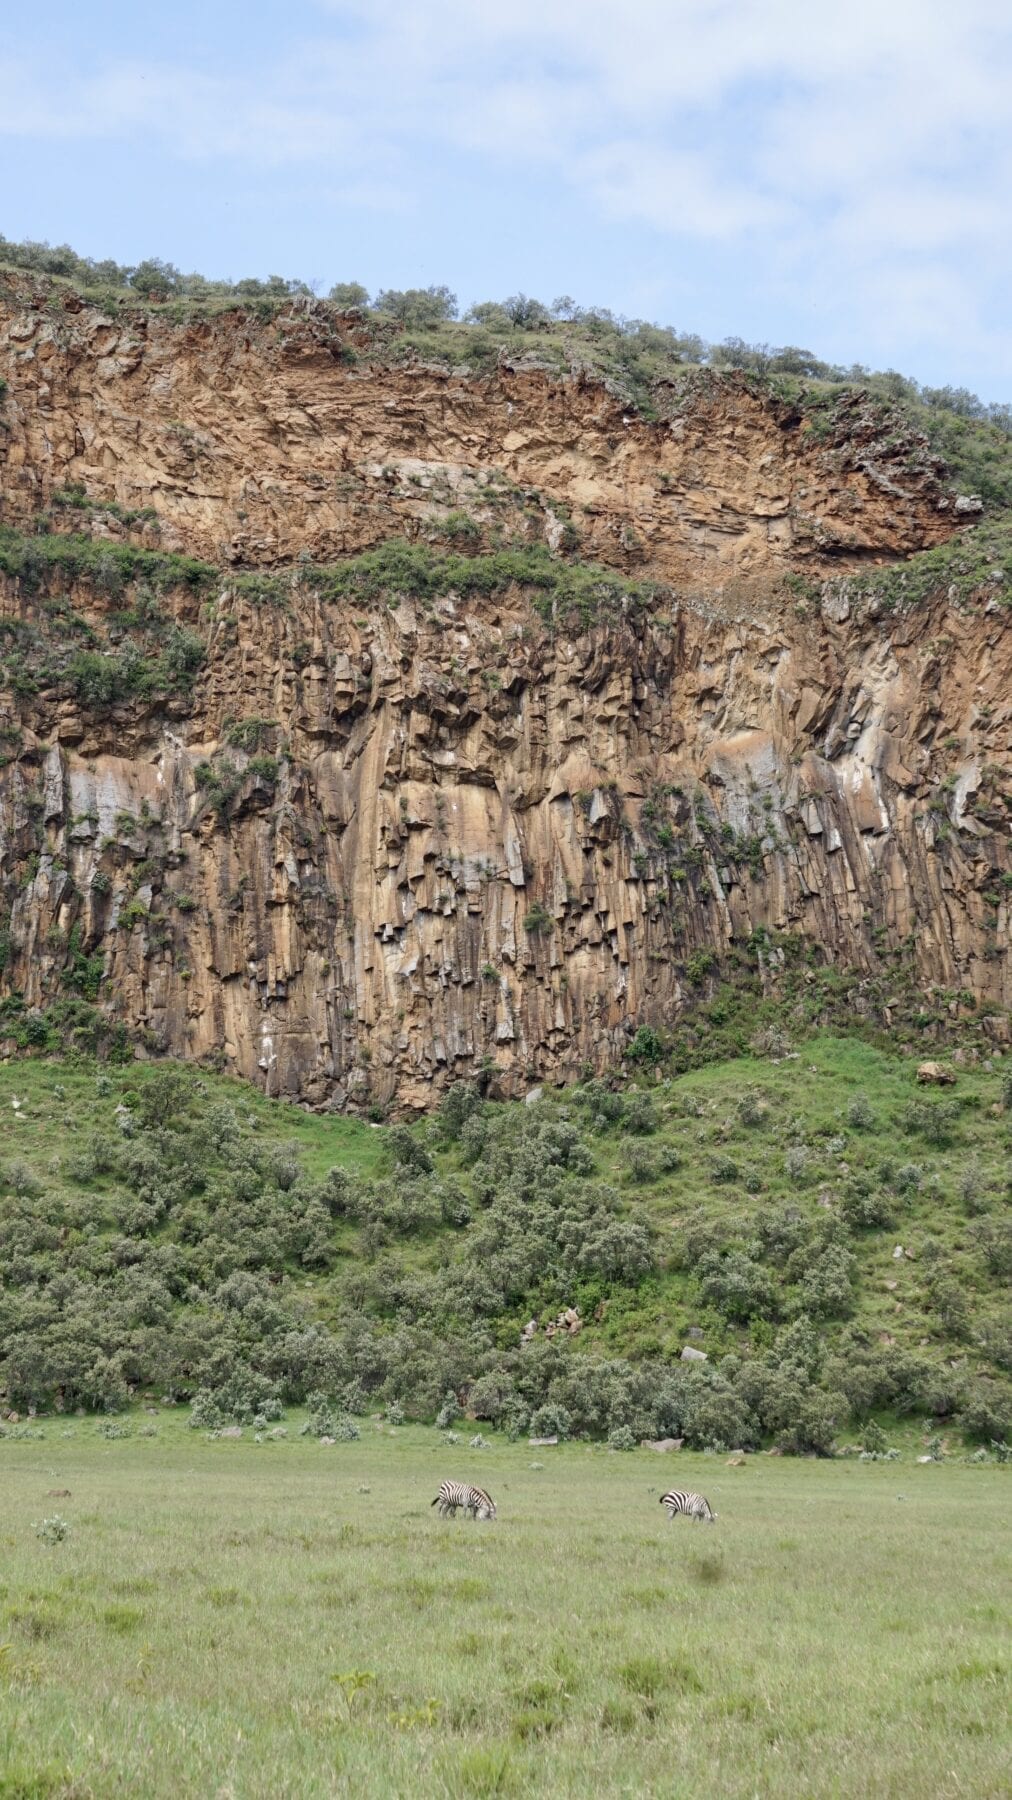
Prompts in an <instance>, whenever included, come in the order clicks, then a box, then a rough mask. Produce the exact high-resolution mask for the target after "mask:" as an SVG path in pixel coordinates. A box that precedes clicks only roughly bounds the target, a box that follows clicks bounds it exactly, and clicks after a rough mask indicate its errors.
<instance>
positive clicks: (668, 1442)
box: [640, 1438, 685, 1454]
mask: <svg viewBox="0 0 1012 1800" xmlns="http://www.w3.org/2000/svg"><path fill="white" fill-rule="evenodd" d="M684 1442H685V1439H684V1438H643V1439H642V1441H641V1443H640V1449H641V1450H657V1451H660V1452H661V1453H662V1454H663V1453H664V1452H665V1451H667V1450H680V1449H681V1447H682V1445H683V1444H684Z"/></svg>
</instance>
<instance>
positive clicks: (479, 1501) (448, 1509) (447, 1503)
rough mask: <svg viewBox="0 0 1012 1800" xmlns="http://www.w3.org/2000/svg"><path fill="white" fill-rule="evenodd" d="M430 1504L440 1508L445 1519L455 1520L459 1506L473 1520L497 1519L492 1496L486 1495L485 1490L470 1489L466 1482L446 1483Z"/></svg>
mask: <svg viewBox="0 0 1012 1800" xmlns="http://www.w3.org/2000/svg"><path fill="white" fill-rule="evenodd" d="M429 1504H430V1506H438V1507H439V1511H440V1515H441V1517H442V1518H444V1519H445V1518H446V1517H447V1515H449V1517H450V1518H451V1519H455V1518H456V1516H457V1508H458V1506H462V1507H463V1508H464V1514H465V1516H467V1515H468V1514H470V1516H471V1518H472V1519H494V1518H495V1501H494V1500H493V1499H492V1496H491V1494H486V1493H485V1491H484V1489H483V1488H476V1487H470V1486H469V1485H468V1483H467V1482H466V1481H444V1482H443V1485H442V1487H441V1488H440V1490H439V1492H438V1494H437V1495H436V1498H435V1499H434V1500H431V1501H430V1502H429Z"/></svg>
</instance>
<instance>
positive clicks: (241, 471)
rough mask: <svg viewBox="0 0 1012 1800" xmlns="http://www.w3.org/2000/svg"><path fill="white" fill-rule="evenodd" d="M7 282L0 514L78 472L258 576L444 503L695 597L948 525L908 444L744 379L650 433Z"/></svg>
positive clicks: (439, 378) (298, 318)
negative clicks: (817, 415)
mask: <svg viewBox="0 0 1012 1800" xmlns="http://www.w3.org/2000/svg"><path fill="white" fill-rule="evenodd" d="M7 285H8V289H9V290H10V291H11V295H12V298H11V301H10V303H9V305H8V307H7V309H6V310H5V309H4V308H3V305H2V300H3V291H4V290H3V279H2V278H0V368H3V370H4V373H5V374H6V375H7V378H8V380H9V383H10V395H9V399H8V404H7V411H6V420H7V431H6V434H5V442H4V447H3V465H2V466H3V490H4V491H3V518H4V519H5V520H6V521H8V522H20V523H24V522H25V521H27V520H29V519H30V518H32V517H33V516H34V515H37V514H38V513H40V512H43V511H44V510H45V509H46V507H47V506H48V505H49V502H50V499H51V496H52V493H53V491H54V489H57V490H58V489H61V488H66V487H67V486H68V484H72V483H80V484H82V485H83V486H84V487H85V488H86V489H87V491H88V493H89V494H91V495H94V496H96V497H101V498H103V499H106V500H111V501H114V502H116V503H117V504H118V505H119V506H120V507H125V508H129V509H139V508H145V507H149V506H153V507H154V508H155V509H156V510H157V513H158V517H159V521H160V525H161V533H160V541H161V543H162V545H163V547H165V548H169V549H176V548H178V549H184V550H186V551H188V552H190V553H192V554H195V555H198V556H203V557H205V558H207V559H209V560H210V561H212V562H216V563H224V564H241V565H243V566H259V567H264V566H273V565H276V564H281V563H286V562H294V561H295V560H296V559H297V558H298V557H300V556H302V557H310V558H311V559H313V560H314V561H317V562H320V561H327V560H330V559H332V558H333V557H335V556H339V555H344V554H347V553H349V552H353V551H357V550H361V549H363V548H364V547H366V546H368V545H370V544H375V543H378V542H380V541H382V540H384V539H386V538H389V537H392V536H397V535H401V536H408V537H413V536H416V535H418V534H419V533H422V534H424V533H426V532H429V531H432V530H437V531H438V530H439V529H440V528H441V526H442V525H443V524H445V521H446V520H447V518H450V519H451V521H452V520H454V519H456V518H459V515H460V514H461V512H464V513H466V515H467V517H468V519H469V520H471V521H473V522H474V523H475V524H476V525H477V526H478V528H479V529H480V530H482V531H484V532H485V533H486V534H489V535H491V534H499V535H501V534H503V533H506V534H507V535H509V534H515V533H516V532H517V531H518V530H519V531H521V532H523V533H527V532H529V531H530V530H531V529H532V528H533V529H536V530H537V531H538V532H539V533H540V534H543V535H544V536H545V538H546V539H547V541H548V542H549V543H551V544H552V546H553V548H555V547H557V546H558V545H559V544H560V543H561V542H562V540H563V539H564V538H567V537H568V540H569V541H570V542H573V541H575V542H578V544H579V548H580V554H581V555H582V556H583V557H585V558H587V559H589V560H594V561H599V562H603V563H605V564H608V565H611V566H615V567H619V568H623V569H626V570H637V571H638V570H642V571H644V572H648V573H650V574H652V575H655V576H659V577H661V578H663V579H666V580H670V581H672V582H675V583H677V584H679V585H685V586H689V587H691V588H693V589H694V590H698V591H702V590H705V589H712V588H713V587H714V586H717V585H722V584H724V583H726V582H728V581H730V580H733V579H734V578H736V577H749V578H755V577H757V576H760V575H762V574H763V573H765V572H768V571H780V570H782V569H783V568H785V567H797V566H799V565H804V566H805V567H811V568H813V569H828V568H830V567H834V566H837V565H838V563H839V562H840V560H841V559H842V560H843V561H844V562H847V561H854V560H856V559H865V558H869V557H876V556H878V557H887V558H891V557H894V556H896V555H898V554H903V553H906V552H909V551H912V550H917V549H921V548H923V547H924V546H925V545H926V544H930V543H935V542H938V541H940V540H941V539H942V538H944V537H945V536H947V535H948V533H949V531H950V530H951V529H952V523H953V521H954V516H955V515H954V505H955V497H954V496H952V495H950V494H948V493H947V492H946V490H945V487H944V485H943V483H942V481H941V479H940V474H939V465H938V464H937V463H936V462H935V461H934V459H933V458H932V457H930V456H929V455H928V453H927V450H926V447H925V445H924V443H923V441H921V440H918V439H917V438H916V436H914V435H912V434H911V433H910V432H909V430H906V429H897V430H895V431H892V432H891V433H890V434H889V436H888V437H887V438H884V437H883V433H882V425H881V420H880V419H879V418H878V417H877V416H876V414H875V412H874V409H873V408H871V407H870V406H869V405H868V404H867V402H866V401H865V399H864V397H863V396H861V395H860V394H855V395H853V396H852V397H851V398H850V399H849V400H848V401H847V402H846V403H845V404H843V405H842V407H841V408H839V409H838V411H837V413H835V414H833V415H832V417H831V418H829V417H827V418H824V419H821V420H819V421H813V420H812V419H811V418H806V417H804V416H802V415H801V414H800V413H799V412H798V410H797V409H796V408H793V407H792V406H790V405H788V404H786V403H782V402H778V401H776V400H775V399H774V398H772V397H771V395H770V394H769V392H767V391H764V390H762V389H757V388H756V386H755V385H754V384H753V383H750V381H749V380H748V378H747V377H745V376H742V375H737V374H730V375H725V376H719V375H717V374H715V373H713V372H712V371H698V372H697V373H696V375H695V376H692V377H687V379H686V382H685V383H684V384H683V385H682V386H681V387H679V388H674V387H672V388H670V389H668V390H665V392H664V393H662V394H661V395H660V396H659V397H658V398H659V403H660V405H661V407H662V408H663V411H664V413H665V416H664V417H663V418H661V419H659V420H657V421H653V422H650V421H646V420H644V419H642V418H640V417H639V416H637V414H636V413H635V412H633V411H630V410H629V409H628V408H627V407H624V406H623V405H622V403H621V401H620V400H619V399H617V398H616V397H615V396H613V395H612V394H611V393H610V392H609V391H608V390H607V388H605V387H604V386H602V385H601V384H600V383H599V382H595V381H590V380H587V379H584V378H582V377H581V376H579V375H563V376H553V375H551V374H549V373H546V372H544V371H542V370H538V369H529V368H526V367H524V366H522V365H521V366H520V367H518V368H515V367H512V366H511V365H510V364H509V363H508V362H506V361H504V360H503V361H501V362H500V364H499V366H498V367H497V369H496V370H495V372H494V373H493V374H491V375H487V376H484V377H480V378H475V377H472V376H471V375H470V374H469V373H468V372H467V371H466V370H459V371H447V370H445V369H442V368H429V369H427V368H419V367H413V368H406V367H403V366H397V365H394V366H390V365H389V364H387V363H384V362H382V361H377V360H376V359H375V357H371V356H370V354H369V349H368V345H367V344H364V345H363V327H362V326H361V323H356V321H355V320H354V318H351V319H342V318H341V317H340V316H339V315H338V316H336V317H335V315H334V314H333V311H332V310H331V309H329V308H325V307H320V308H318V309H316V310H314V309H313V307H312V305H310V306H309V307H308V308H306V307H302V308H298V309H293V310H292V311H291V312H290V313H287V314H284V315H282V316H280V317H277V318H274V319H271V320H269V321H263V320H259V319H257V318H255V317H252V316H249V315H247V314H244V313H241V312H235V313H230V314H225V315H220V316H219V317H218V318H216V319H210V320H201V321H198V322H195V323H190V324H174V323H172V322H171V321H170V320H169V319H166V318H160V317H158V316H155V315H151V316H147V315H144V314H137V313H130V314H129V315H128V316H126V317H118V316H109V315H106V314H104V313H102V312H100V311H98V310H97V309H95V308H93V307H88V306H84V305H82V303H81V302H80V300H79V299H78V298H77V297H76V296H73V295H68V296H65V297H64V298H62V299H61V297H60V296H59V295H58V294H57V295H53V294H47V295H46V296H45V298H44V299H42V298H40V299H39V301H38V302H37V303H34V304H33V303H32V301H31V298H30V297H28V298H26V296H25V293H24V283H23V282H17V283H16V282H15V281H14V278H7ZM68 307H69V308H70V310H69V311H68V310H67V308H68ZM353 358H354V359H357V360H350V359H353ZM567 527H568V533H567Z"/></svg>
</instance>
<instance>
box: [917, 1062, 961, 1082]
mask: <svg viewBox="0 0 1012 1800" xmlns="http://www.w3.org/2000/svg"><path fill="white" fill-rule="evenodd" d="M917 1079H918V1081H919V1082H920V1083H921V1085H922V1086H923V1087H952V1086H953V1085H954V1083H955V1080H956V1077H955V1075H954V1074H953V1072H952V1070H951V1069H947V1068H946V1067H945V1064H944V1063H939V1062H922V1063H919V1064H918V1066H917Z"/></svg>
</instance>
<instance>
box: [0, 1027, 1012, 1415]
mask: <svg viewBox="0 0 1012 1800" xmlns="http://www.w3.org/2000/svg"><path fill="white" fill-rule="evenodd" d="M766 1048H767V1051H768V1052H769V1053H770V1054H767V1055H766V1056H765V1057H762V1058H758V1059H750V1058H745V1059H742V1060H739V1061H736V1062H734V1063H725V1064H714V1065H711V1066H709V1067H707V1068H703V1069H699V1070H696V1071H694V1072H691V1073H688V1074H686V1075H684V1076H681V1077H679V1078H677V1079H674V1080H669V1081H660V1082H657V1083H656V1084H650V1085H647V1086H636V1085H633V1083H632V1082H631V1081H629V1080H628V1079H625V1080H619V1081H616V1082H615V1083H614V1084H611V1085H609V1084H607V1083H604V1082H601V1081H588V1082H586V1083H584V1084H583V1085H582V1086H579V1087H577V1088H575V1089H571V1090H569V1091H566V1092H561V1093H550V1094H546V1095H544V1096H543V1097H542V1098H541V1099H539V1100H538V1101H536V1102H535V1103H534V1104H532V1105H528V1106H523V1105H520V1106H518V1105H505V1106H502V1105H490V1104H487V1103H485V1102H483V1101H482V1099H481V1097H480V1095H479V1093H478V1091H477V1089H475V1088H474V1087H469V1086H464V1085H459V1086H458V1087H456V1088H454V1089H453V1090H451V1092H450V1094H449V1096H448V1098H447V1099H446V1101H445V1102H444V1104H443V1106H442V1109H441V1110H440V1112H439V1113H438V1114H437V1115H435V1116H434V1117H433V1118H432V1119H431V1120H430V1121H428V1122H427V1123H426V1124H425V1125H422V1126H418V1127H410V1128H409V1127H406V1126H403V1125H394V1126H386V1127H380V1126H374V1127H370V1126H367V1125H364V1124H360V1123H358V1122H355V1121H352V1120H348V1119H337V1118H333V1119H328V1118H321V1117H318V1116H313V1115H310V1114H307V1113H303V1112H301V1111H296V1110H295V1109H292V1108H286V1107H284V1106H280V1105H278V1104H275V1103H272V1102H270V1101H267V1100H264V1099H263V1098H262V1097H261V1096H260V1095H258V1094H256V1093H254V1092H252V1091H250V1090H247V1089H245V1088H243V1087H241V1086H239V1085H238V1084H236V1083H230V1082H226V1081H223V1080H220V1079H219V1078H216V1077H214V1076H210V1075H203V1074H201V1075H200V1076H199V1077H198V1076H197V1075H196V1074H194V1073H192V1072H189V1071H186V1070H184V1069H181V1068H179V1067H178V1066H172V1065H162V1066H161V1067H134V1066H131V1067H129V1068H120V1069H115V1068H109V1069H106V1070H104V1071H99V1072H98V1073H96V1071H95V1067H94V1065H90V1066H89V1065H86V1064H84V1063H81V1064H74V1065H70V1064H67V1065H61V1064H58V1063H54V1062H37V1063H31V1064H21V1065H19V1066H17V1067H16V1068H11V1067H8V1069H6V1070H5V1071H4V1074H3V1078H2V1089H3V1094H4V1096H5V1103H4V1112H5V1115H6V1116H7V1117H8V1118H9V1119H10V1121H11V1124H10V1127H9V1131H8V1139H9V1142H8V1145H7V1149H6V1154H5V1156H4V1158H3V1183H2V1187H0V1216H2V1232H3V1241H4V1246H5V1258H4V1266H3V1270H2V1273H0V1359H2V1360H0V1387H2V1388H3V1389H5V1390H6V1404H7V1408H8V1409H14V1410H22V1411H23V1410H24V1409H27V1408H29V1407H36V1408H38V1409H39V1410H50V1409H53V1408H56V1409H68V1408H73V1407H78V1406H83V1407H87V1408H93V1407H94V1408H106V1409H112V1410H115V1409H118V1408H120V1407H123V1406H125V1405H128V1404H129V1403H130V1401H131V1399H132V1398H134V1397H137V1396H139V1395H140V1394H142V1393H144V1392H157V1393H159V1394H172V1395H175V1396H177V1397H182V1398H189V1399H194V1398H199V1406H198V1412H197V1417H198V1418H199V1419H201V1420H202V1421H211V1422H214V1421H215V1420H219V1421H220V1420H224V1419H226V1418H233V1417H234V1418H240V1419H243V1418H247V1419H248V1418H252V1417H253V1416H254V1415H255V1414H265V1415H267V1416H269V1415H270V1414H271V1413H274V1414H275V1415H276V1413H277V1411H278V1408H279V1407H280V1406H283V1405H285V1404H288V1403H294V1402H301V1401H303V1400H305V1399H306V1398H307V1397H311V1396H312V1397H314V1406H315V1408H316V1412H317V1414H318V1416H320V1417H322V1418H324V1419H332V1418H334V1417H337V1416H339V1415H340V1414H341V1413H342V1412H344V1413H348V1414H353V1413H354V1412H356V1411H362V1410H364V1409H365V1408H366V1406H367V1405H375V1404H377V1403H385V1404H388V1405H394V1404H396V1405H399V1406H400V1407H402V1408H403V1410H404V1411H405V1412H406V1413H407V1414H408V1415H413V1416H417V1417H422V1418H432V1417H434V1416H435V1415H437V1414H441V1415H442V1417H443V1420H444V1423H449V1422H451V1421H452V1420H453V1418H454V1417H455V1416H456V1415H457V1413H458V1412H460V1411H462V1410H466V1411H467V1412H468V1413H470V1414H471V1415H474V1416H477V1417H478V1418H479V1419H487V1420H489V1421H492V1422H494V1423H496V1424H498V1425H500V1426H502V1427H504V1428H506V1429H508V1430H512V1431H514V1432H517V1433H520V1432H523V1431H526V1430H528V1429H533V1430H534V1431H535V1432H538V1433H544V1432H558V1433H559V1434H560V1435H563V1436H566V1435H580V1434H589V1435H599V1434H604V1435H613V1436H614V1437H615V1441H616V1442H617V1443H622V1442H625V1441H631V1440H635V1439H638V1438H640V1437H644V1436H651V1435H660V1434H669V1435H678V1436H684V1437H685V1438H686V1439H687V1440H688V1441H689V1442H690V1443H692V1444H694V1445H696V1446H699V1447H706V1446H708V1445H710V1444H719V1445H728V1446H730V1445H738V1444H746V1445H758V1444H759V1443H762V1442H769V1441H773V1440H776V1441H778V1442H779V1443H780V1444H781V1446H782V1447H783V1448H785V1449H789V1450H798V1451H801V1450H809V1449H814V1450H817V1451H827V1450H829V1449H830V1448H831V1447H832V1445H833V1443H834V1441H837V1440H839V1438H840V1436H841V1434H843V1435H844V1436H846V1435H851V1436H853V1435H860V1434H861V1433H862V1432H865V1433H867V1432H869V1431H870V1432H871V1441H873V1442H874V1441H875V1431H874V1428H873V1426H870V1425H869V1421H873V1420H874V1418H875V1417H876V1416H888V1415H900V1414H909V1413H915V1414H920V1415H923V1416H924V1418H925V1420H926V1421H928V1422H930V1421H931V1420H932V1419H936V1420H941V1421H946V1422H948V1423H949V1424H953V1423H958V1424H959V1425H960V1426H961V1427H962V1428H963V1429H964V1430H965V1432H966V1433H967V1434H968V1435H969V1436H971V1437H974V1438H978V1439H982V1440H983V1441H985V1442H989V1441H990V1440H1000V1439H1002V1438H1004V1437H1006V1436H1008V1435H1009V1432H1010V1430H1012V1416H1010V1410H1012V1388H1010V1383H1009V1378H1008V1371H1009V1367H1010V1345H1009V1322H1010V1321H1009V1315H1008V1311H1007V1307H1006V1306H1005V1304H1004V1302H1003V1297H1002V1296H1003V1293H1004V1292H1007V1281H1008V1275H1009V1273H1010V1270H1012V1235H1010V1219H1009V1214H1008V1200H1009V1179H1008V1171H1009V1158H1008V1151H1009V1124H1010V1119H1012V1078H1010V1074H1009V1073H1008V1072H1007V1071H1006V1072H1005V1073H1003V1072H1002V1068H1001V1064H1000V1063H998V1064H997V1065H995V1066H994V1067H988V1066H983V1065H982V1066H979V1067H975V1068H972V1069H971V1068H966V1069H963V1070H961V1071H960V1073H959V1078H958V1082H957V1085H956V1086H955V1088H954V1089H949V1090H946V1091H945V1094H944V1096H943V1097H938V1096H937V1095H935V1094H934V1093H928V1092H926V1091H924V1090H922V1089H919V1088H918V1087H917V1086H916V1084H915V1080H914V1064H913V1063H912V1062H911V1061H910V1060H898V1059H894V1058H890V1057H889V1056H887V1055H885V1054H884V1053H882V1052H880V1051H878V1050H876V1049H873V1048H871V1047H870V1046H868V1045H866V1044H862V1043H859V1042H857V1041H855V1040H847V1039H842V1038H834V1037H830V1036H826V1035H821V1036H816V1037H814V1038H812V1039H810V1040H809V1041H808V1042H807V1043H805V1044H804V1045H803V1046H802V1048H801V1050H800V1052H798V1053H795V1052H792V1051H791V1050H790V1049H789V1048H788V1047H787V1046H785V1044H784V1043H783V1042H782V1041H780V1040H779V1039H778V1038H777V1037H776V1034H775V1033H774V1034H772V1035H771V1036H770V1038H769V1040H768V1042H767V1046H766ZM15 1103H16V1104H15ZM560 1315H568V1321H567V1323H565V1324H563V1325H562V1326H559V1327H558V1328H557V1327H556V1323H555V1322H556V1321H557V1320H558V1319H559V1317H560ZM685 1346H689V1347H690V1348H692V1349H693V1350H696V1351H702V1352H704V1353H705V1360H696V1359H693V1360H692V1361H690V1362H683V1361H682V1360H681V1356H682V1350H683V1347H685ZM315 1397H322V1398H319V1399H317V1398H315Z"/></svg>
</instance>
